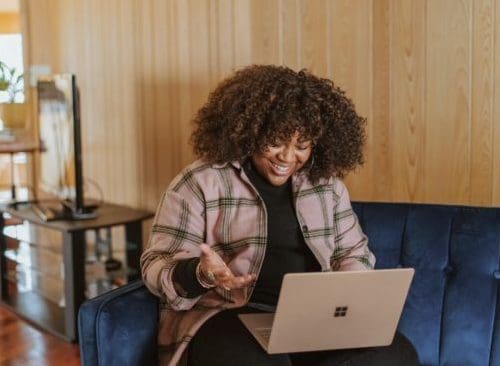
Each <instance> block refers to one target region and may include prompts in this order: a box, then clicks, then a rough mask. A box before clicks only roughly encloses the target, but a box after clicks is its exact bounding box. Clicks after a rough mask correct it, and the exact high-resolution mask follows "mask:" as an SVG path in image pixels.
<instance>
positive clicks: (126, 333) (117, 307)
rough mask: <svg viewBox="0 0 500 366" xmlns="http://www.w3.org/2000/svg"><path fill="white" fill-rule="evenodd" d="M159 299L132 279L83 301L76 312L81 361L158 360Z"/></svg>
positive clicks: (141, 362) (87, 365)
mask: <svg viewBox="0 0 500 366" xmlns="http://www.w3.org/2000/svg"><path fill="white" fill-rule="evenodd" d="M157 327H158V299H157V298H156V297H155V296H154V295H152V294H151V293H150V292H149V290H148V289H147V288H146V287H145V286H144V284H143V282H142V281H140V280H139V281H134V282H132V283H129V284H127V285H125V286H122V287H120V288H117V289H115V290H113V291H110V292H107V293H105V294H103V295H101V296H98V297H95V298H93V299H91V300H88V301H86V302H84V303H83V304H82V306H81V307H80V310H79V312H78V336H79V342H80V357H81V364H82V365H85V366H90V365H92V366H94V365H120V366H122V365H130V366H132V365H134V366H135V365H153V364H156V363H157V358H158V351H157V340H156V339H157V330H158V329H157Z"/></svg>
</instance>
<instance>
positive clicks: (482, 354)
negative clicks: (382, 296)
mask: <svg viewBox="0 0 500 366" xmlns="http://www.w3.org/2000/svg"><path fill="white" fill-rule="evenodd" d="M353 208H354V211H355V212H356V214H357V215H358V218H359V220H360V223H361V226H362V227H363V230H364V231H365V233H366V234H367V235H368V237H369V240H370V241H369V245H370V248H371V249H372V251H373V252H374V254H375V256H376V257H377V264H376V267H377V268H395V267H400V266H401V267H413V268H415V277H414V280H413V283H412V286H411V289H410V293H409V295H408V299H407V301H406V304H405V308H404V311H403V315H402V317H401V321H400V323H399V330H400V331H401V332H402V333H403V334H405V335H406V336H407V337H408V338H409V339H410V340H411V341H412V343H413V344H414V346H415V347H416V349H417V352H418V354H419V358H420V362H421V364H422V365H432V366H434V365H450V366H451V365H453V366H459V365H467V366H472V365H474V366H476V365H477V366H483V365H490V366H498V365H500V297H499V291H500V272H499V262H500V209H497V208H473V207H459V206H442V205H420V204H385V203H358V202H354V203H353Z"/></svg>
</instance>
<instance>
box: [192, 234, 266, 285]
mask: <svg viewBox="0 0 500 366" xmlns="http://www.w3.org/2000/svg"><path fill="white" fill-rule="evenodd" d="M200 249H201V255H200V264H199V265H200V271H201V273H202V275H203V277H204V279H206V280H207V281H208V282H209V283H210V284H213V285H214V286H216V287H221V288H223V289H225V290H233V289H237V288H242V287H246V286H248V285H250V283H252V282H253V281H255V279H256V276H255V274H247V275H243V276H235V275H234V274H233V272H231V270H230V269H229V267H228V266H227V265H226V263H224V260H223V259H222V258H221V257H220V256H219V255H218V254H217V253H216V252H214V251H213V250H212V249H211V248H210V247H209V246H208V245H206V244H201V245H200Z"/></svg>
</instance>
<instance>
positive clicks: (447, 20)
mask: <svg viewBox="0 0 500 366" xmlns="http://www.w3.org/2000/svg"><path fill="white" fill-rule="evenodd" d="M471 4H472V2H471V1H470V0H460V1H457V0H442V1H429V2H428V3H427V20H428V21H427V38H426V47H427V68H426V74H425V77H426V85H427V90H426V92H427V99H426V123H427V128H426V136H425V142H426V144H425V157H426V159H425V173H424V174H425V176H426V185H425V200H433V199H436V198H439V199H440V200H443V201H444V202H452V201H454V200H455V199H457V197H459V198H460V199H464V198H465V197H469V193H470V175H469V172H470V167H471V164H470V151H471V146H470V123H471V95H470V90H471V85H470V83H471V72H472V70H471V37H472V30H471V15H472V5H471ZM444 14H446V16H443V15H444Z"/></svg>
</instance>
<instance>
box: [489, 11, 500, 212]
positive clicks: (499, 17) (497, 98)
mask: <svg viewBox="0 0 500 366" xmlns="http://www.w3.org/2000/svg"><path fill="white" fill-rule="evenodd" d="M493 14H494V28H495V36H494V39H495V44H494V46H495V53H494V57H495V58H494V66H493V70H494V79H493V80H494V88H493V93H494V99H493V101H494V104H493V133H492V135H493V146H492V149H493V154H492V155H493V159H492V162H491V165H492V170H493V179H492V186H493V192H492V196H493V197H492V202H493V204H495V205H497V206H499V205H500V92H499V91H498V88H499V86H500V25H499V24H497V22H499V21H500V4H498V1H495V6H494V13H493Z"/></svg>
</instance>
